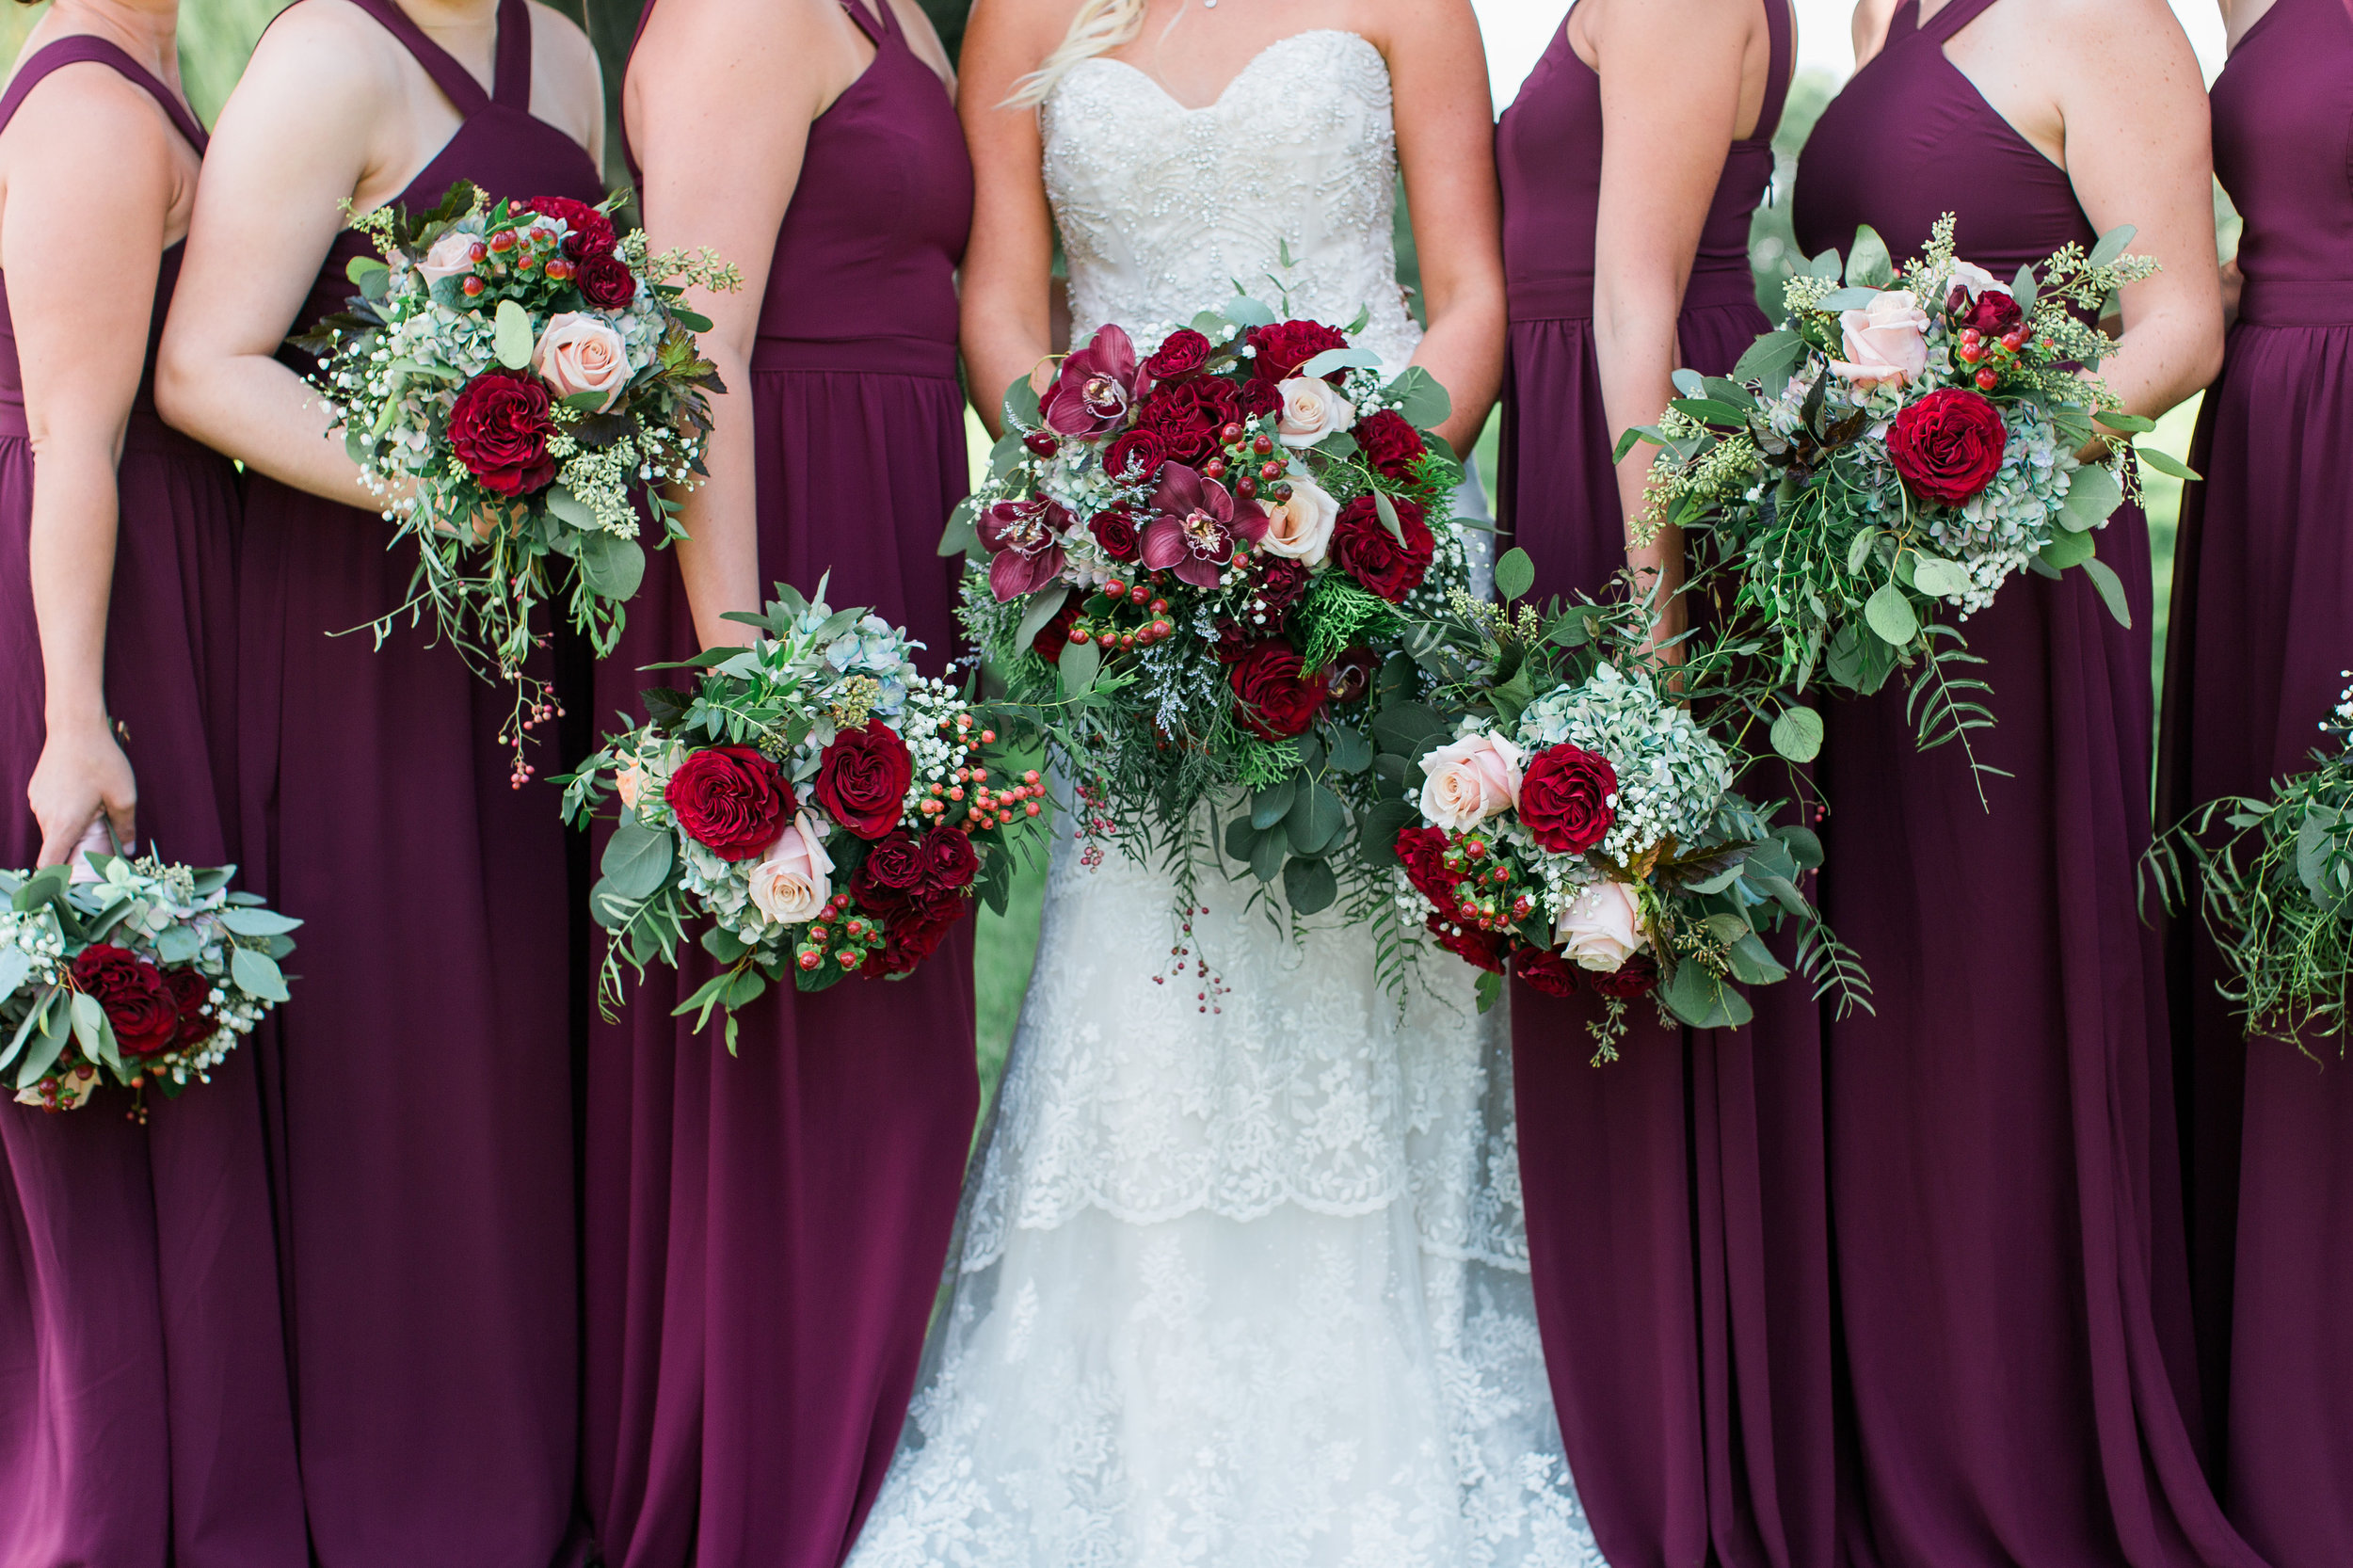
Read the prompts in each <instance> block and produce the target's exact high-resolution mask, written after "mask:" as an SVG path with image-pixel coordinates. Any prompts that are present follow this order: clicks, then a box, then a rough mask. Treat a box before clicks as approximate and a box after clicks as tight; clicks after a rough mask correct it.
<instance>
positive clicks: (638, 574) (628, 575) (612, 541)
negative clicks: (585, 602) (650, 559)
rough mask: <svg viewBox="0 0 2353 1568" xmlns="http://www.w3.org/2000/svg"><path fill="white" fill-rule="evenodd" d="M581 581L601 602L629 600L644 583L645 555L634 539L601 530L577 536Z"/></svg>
mask: <svg viewBox="0 0 2353 1568" xmlns="http://www.w3.org/2000/svg"><path fill="white" fill-rule="evenodd" d="M577 559H578V560H579V562H580V580H581V581H582V582H583V583H585V584H588V591H589V592H591V593H593V594H596V595H598V596H599V597H600V598H603V599H628V598H629V597H630V596H632V594H634V593H636V592H637V586H638V584H641V583H643V582H644V581H645V580H646V552H645V550H644V548H643V547H642V546H640V545H639V544H638V542H637V541H636V540H635V539H625V538H623V537H621V536H620V535H618V534H607V533H605V532H604V531H603V530H602V529H599V530H597V531H596V532H595V533H592V534H583V535H582V536H580V554H579V556H578V557H577Z"/></svg>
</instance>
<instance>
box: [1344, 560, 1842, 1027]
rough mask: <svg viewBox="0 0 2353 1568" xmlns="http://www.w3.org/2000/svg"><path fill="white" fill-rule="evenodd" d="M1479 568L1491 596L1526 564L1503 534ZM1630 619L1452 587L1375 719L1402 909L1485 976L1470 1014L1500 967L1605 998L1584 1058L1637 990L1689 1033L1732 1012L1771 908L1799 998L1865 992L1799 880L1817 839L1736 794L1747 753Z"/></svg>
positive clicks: (1517, 579) (1814, 855)
mask: <svg viewBox="0 0 2353 1568" xmlns="http://www.w3.org/2000/svg"><path fill="white" fill-rule="evenodd" d="M1496 577H1497V584H1498V588H1499V589H1500V591H1501V592H1502V593H1503V594H1504V595H1505V597H1506V599H1507V600H1509V599H1510V598H1512V597H1513V596H1514V595H1515V594H1517V593H1520V592H1525V591H1526V588H1527V585H1528V584H1529V583H1530V582H1531V581H1532V580H1533V577H1534V568H1533V567H1532V566H1531V565H1530V564H1529V560H1528V557H1527V556H1526V554H1525V553H1524V552H1520V551H1516V550H1515V551H1513V552H1510V553H1509V554H1507V555H1505V556H1504V558H1503V560H1502V561H1501V562H1499V563H1497V568H1496ZM1648 620H1649V607H1648V606H1647V605H1643V604H1616V605H1611V606H1603V605H1598V604H1581V605H1577V606H1573V607H1570V608H1568V609H1565V610H1564V609H1561V607H1560V606H1558V605H1555V606H1553V607H1552V608H1551V609H1550V610H1549V611H1548V612H1540V611H1538V610H1537V609H1536V608H1535V607H1534V606H1532V605H1527V604H1522V605H1521V606H1520V607H1519V608H1518V610H1517V611H1516V612H1514V611H1513V610H1512V609H1511V608H1510V607H1509V605H1508V604H1507V605H1505V606H1501V607H1498V606H1495V605H1488V604H1483V603H1480V602H1478V601H1475V600H1471V599H1470V598H1469V596H1467V595H1458V596H1456V597H1455V599H1454V600H1453V602H1452V603H1451V605H1450V606H1449V612H1448V614H1447V616H1445V617H1444V618H1443V620H1442V621H1441V622H1440V623H1438V624H1436V625H1434V626H1433V627H1432V628H1430V629H1429V630H1430V632H1431V635H1430V636H1428V637H1426V638H1423V639H1420V640H1418V642H1417V649H1416V657H1417V658H1418V659H1419V660H1420V661H1421V662H1422V663H1423V664H1424V665H1425V666H1426V667H1428V668H1429V669H1430V671H1431V672H1432V673H1433V675H1434V676H1435V677H1436V678H1437V684H1436V686H1435V689H1434V692H1433V695H1432V696H1430V697H1429V698H1428V699H1427V700H1426V701H1422V702H1417V703H1402V704H1399V705H1397V706H1394V707H1392V708H1390V709H1388V710H1386V711H1385V712H1383V713H1382V715H1381V716H1380V718H1379V719H1378V720H1377V721H1376V723H1375V730H1376V733H1377V735H1378V737H1379V739H1380V742H1381V746H1382V755H1381V757H1380V759H1379V760H1378V762H1377V764H1376V768H1377V771H1378V773H1379V775H1380V776H1381V777H1382V778H1383V779H1384V780H1385V782H1387V783H1388V784H1389V785H1390V786H1391V788H1392V789H1393V791H1394V792H1395V793H1394V794H1393V796H1392V798H1391V801H1390V802H1389V803H1388V804H1387V805H1385V807H1384V808H1382V820H1383V822H1384V824H1385V825H1391V827H1392V832H1393V838H1392V840H1391V848H1392V849H1393V851H1394V856H1395V868H1396V869H1395V871H1394V872H1393V873H1392V875H1393V877H1394V880H1395V888H1396V893H1397V898H1398V901H1399V905H1400V908H1401V912H1402V913H1403V914H1404V916H1405V917H1406V919H1407V920H1411V921H1413V922H1415V923H1417V924H1420V925H1423V926H1425V927H1426V928H1427V929H1428V931H1429V932H1430V934H1431V935H1432V936H1434V937H1435V938H1436V940H1437V943H1438V945H1439V946H1441V947H1443V948H1445V949H1446V950H1447V951H1449V952H1452V953H1454V954H1456V955H1457V956H1458V957H1461V958H1462V959H1464V960H1465V962H1467V963H1469V964H1471V965H1474V966H1475V967H1477V968H1480V969H1481V970H1483V971H1485V972H1484V973H1483V974H1482V975H1481V978H1480V993H1479V994H1480V1003H1481V1008H1482V1009H1483V1008H1484V1007H1486V1006H1487V1005H1489V1004H1491V1003H1492V1002H1493V1000H1494V999H1495V998H1496V997H1497V995H1499V994H1500V992H1501V989H1502V975H1503V972H1504V970H1505V968H1506V967H1507V965H1508V966H1509V968H1510V969H1511V971H1512V972H1513V973H1515V974H1517V975H1518V976H1519V977H1520V978H1521V979H1522V980H1524V981H1526V982H1527V983H1528V984H1530V985H1532V986H1534V987H1535V988H1536V989H1537V990H1539V991H1543V992H1545V993H1546V994H1547V995H1551V996H1567V995H1570V994H1572V993H1574V992H1576V991H1578V990H1588V991H1591V992H1593V993H1594V994H1595V995H1596V996H1598V997H1601V998H1603V999H1605V1000H1606V1002H1607V1006H1606V1008H1605V1010H1604V1013H1603V1015H1602V1016H1601V1017H1600V1018H1599V1019H1598V1020H1596V1022H1595V1023H1594V1025H1593V1032H1594V1038H1595V1041H1596V1044H1597V1050H1596V1053H1595V1056H1594V1061H1595V1063H1596V1064H1599V1063H1601V1062H1605V1061H1611V1060H1614V1059H1615V1058H1616V1056H1617V1048H1616V1041H1617V1039H1618V1038H1619V1037H1620V1036H1621V1035H1622V1034H1623V1033H1624V1032H1625V1007H1626V1003H1627V1002H1628V1001H1629V1000H1633V999H1635V998H1639V997H1644V996H1655V997H1656V999H1657V1003H1658V1005H1659V1006H1660V1007H1661V1008H1662V1009H1663V1010H1664V1011H1665V1012H1666V1013H1667V1014H1668V1015H1670V1016H1673V1017H1674V1018H1677V1019H1680V1020H1681V1021H1682V1022H1684V1023H1687V1024H1689V1025H1692V1026H1693V1027H1695V1028H1703V1029H1721V1028H1730V1027H1735V1026H1737V1025H1739V1024H1742V1023H1746V1022H1747V1021H1748V1020H1749V1018H1750V1016H1752V1014H1751V1009H1750V1006H1749V1003H1748V1002H1747V1000H1745V999H1744V998H1743V997H1742V996H1741V995H1740V994H1739V992H1737V991H1736V990H1734V989H1732V987H1731V984H1730V983H1731V982H1733V981H1739V982H1742V983H1744V984H1752V985H1762V984H1773V983H1775V982H1778V981H1781V980H1783V979H1785V978H1786V976H1787V973H1788V971H1787V969H1786V968H1785V967H1784V966H1783V965H1782V963H1781V962H1780V961H1779V960H1778V959H1776V958H1775V957H1774V956H1773V954H1772V952H1771V951H1770V950H1769V949H1768V948H1767V947H1766V945H1765V943H1764V941H1763V940H1762V939H1761V934H1763V933H1765V932H1769V931H1770V930H1773V929H1775V928H1776V927H1778V925H1779V924H1780V923H1781V921H1782V920H1784V919H1788V920H1795V921H1797V922H1798V923H1799V926H1800V928H1801V931H1802V933H1803V936H1802V939H1801V942H1800V945H1799V958H1800V963H1801V968H1804V969H1805V970H1806V972H1807V973H1808V975H1809V977H1810V978H1813V979H1815V980H1817V994H1820V993H1821V992H1826V991H1830V990H1833V989H1836V990H1838V991H1840V992H1841V993H1842V996H1841V1004H1842V1006H1843V1005H1854V1004H1862V1005H1866V1006H1867V1001H1865V997H1866V995H1867V992H1868V989H1869V987H1868V983H1867V981H1866V980H1865V977H1864V975H1863V973H1862V971H1861V969H1860V968H1859V967H1857V966H1856V964H1855V962H1854V959H1853V955H1852V953H1851V952H1849V951H1848V950H1846V949H1844V948H1842V947H1841V946H1840V945H1839V944H1838V943H1837V941H1836V939H1835V938H1834V937H1833V936H1831V934H1830V933H1829V931H1828V930H1827V929H1826V928H1825V927H1823V925H1822V923H1821V920H1820V917H1819V915H1818V914H1817V912H1816V911H1815V909H1814V908H1813V906H1812V904H1809V903H1808V902H1807V900H1806V898H1805V896H1804V895H1803V893H1801V891H1800V889H1799V886H1798V884H1799V881H1800V879H1801V876H1802V875H1803V873H1804V872H1808V871H1811V870H1813V869H1814V868H1815V867H1817V866H1818V865H1819V864H1820V863H1821V858H1822V852H1821V845H1820V842H1819V841H1818V840H1817V839H1816V838H1815V836H1814V834H1813V833H1812V832H1810V831H1809V830H1807V829H1806V828H1803V827H1800V826H1779V827H1776V826H1772V825H1771V824H1770V821H1769V819H1770V816H1771V814H1772V813H1771V812H1770V810H1769V809H1760V808H1758V807H1757V806H1755V805H1753V804H1752V803H1751V802H1750V801H1748V800H1747V799H1745V798H1743V797H1742V796H1741V795H1740V794H1738V793H1737V792H1736V791H1735V789H1734V781H1735V779H1736V778H1737V777H1738V776H1740V773H1741V768H1742V763H1743V759H1742V758H1740V757H1739V756H1737V754H1736V752H1735V751H1734V750H1733V749H1732V748H1730V747H1728V746H1727V745H1726V744H1724V743H1723V742H1722V741H1721V740H1720V739H1719V738H1718V737H1717V736H1716V735H1714V734H1712V733H1710V731H1709V729H1708V728H1707V727H1706V726H1705V725H1703V724H1702V723H1700V722H1699V721H1698V720H1696V719H1694V718H1693V716H1692V712H1691V710H1690V708H1689V706H1687V705H1686V704H1685V702H1684V701H1683V700H1682V699H1681V698H1679V697H1678V696H1677V695H1676V694H1674V693H1672V692H1669V691H1665V690H1662V689H1661V687H1660V684H1659V682H1660V680H1662V679H1664V678H1665V673H1666V672H1663V671H1660V670H1657V669H1654V668H1653V667H1651V664H1650V662H1649V661H1648V660H1647V659H1646V658H1645V657H1643V656H1642V655H1641V654H1640V653H1639V652H1638V649H1639V648H1640V647H1641V637H1642V632H1643V629H1644V627H1645V626H1646V625H1647V623H1648ZM1400 657H1403V655H1400ZM1679 679H1680V678H1679Z"/></svg>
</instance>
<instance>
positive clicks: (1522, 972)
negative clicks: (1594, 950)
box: [1512, 948, 1577, 997]
mask: <svg viewBox="0 0 2353 1568" xmlns="http://www.w3.org/2000/svg"><path fill="white" fill-rule="evenodd" d="M1512 972H1513V974H1515V975H1518V976H1519V977H1520V978H1521V979H1522V980H1524V981H1526V982H1527V983H1528V984H1529V986H1530V987H1531V988H1532V989H1535V990H1538V991H1542V992H1543V993H1544V994H1545V995H1546V996H1548V997H1570V996H1575V995H1576V994H1577V966H1576V965H1574V964H1572V963H1570V962H1569V961H1568V960H1567V959H1565V958H1563V957H1561V955H1560V954H1559V953H1557V952H1536V951H1535V950H1534V949H1532V948H1522V949H1521V950H1520V952H1519V953H1518V955H1517V956H1516V957H1514V958H1513V960H1512Z"/></svg>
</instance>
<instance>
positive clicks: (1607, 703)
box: [1514, 664, 1732, 863]
mask: <svg viewBox="0 0 2353 1568" xmlns="http://www.w3.org/2000/svg"><path fill="white" fill-rule="evenodd" d="M1514 738H1515V739H1517V741H1518V742H1519V744H1521V745H1523V746H1525V747H1527V748H1528V749H1529V750H1530V751H1538V750H1541V749H1543V748H1544V747H1545V746H1550V745H1559V744H1561V743H1563V742H1566V743H1567V744H1571V745H1574V746H1577V747H1579V748H1581V749H1582V750H1586V751H1592V752H1598V753H1599V754H1600V755H1601V756H1603V757H1605V758H1607V759H1609V765H1610V767H1611V768H1612V769H1614V770H1616V773H1617V776H1618V792H1617V793H1616V794H1615V795H1613V796H1612V797H1611V798H1610V802H1609V804H1610V808H1611V809H1612V810H1613V811H1614V812H1615V813H1616V820H1615V821H1614V822H1612V823H1611V824H1610V827H1609V834H1608V835H1607V836H1606V837H1605V838H1604V839H1603V840H1602V841H1601V844H1600V848H1601V850H1602V853H1604V854H1605V855H1608V856H1610V857H1612V858H1613V859H1616V860H1618V861H1620V862H1621V863H1624V862H1626V861H1630V860H1633V859H1635V858H1636V857H1638V856H1641V855H1642V854H1644V853H1645V852H1647V851H1648V850H1650V849H1651V848H1652V847H1653V846H1655V845H1657V843H1658V842H1659V840H1663V839H1669V838H1672V839H1673V840H1675V841H1676V842H1678V843H1684V844H1689V843H1695V842H1697V841H1698V840H1700V839H1701V838H1702V837H1703V836H1704V835H1705V833H1706V831H1707V829H1708V826H1709V824H1712V823H1713V822H1714V821H1715V818H1716V813H1717V810H1718V808H1719V807H1720V806H1721V804H1722V801H1723V796H1724V792H1726V791H1728V790H1730V789H1731V788H1732V761H1731V759H1730V758H1728V757H1726V756H1725V755H1724V748H1723V747H1722V746H1721V745H1720V744H1717V742H1716V740H1715V738H1714V737H1713V736H1711V735H1709V734H1708V733H1707V731H1706V730H1705V729H1703V728H1700V727H1699V726H1698V725H1697V724H1694V723H1693V722H1692V720H1691V715H1690V713H1689V712H1687V711H1686V710H1685V709H1683V708H1681V707H1679V706H1677V705H1675V704H1673V703H1672V702H1668V701H1665V700H1663V699H1662V698H1661V697H1660V696H1659V695H1658V692H1657V688H1655V687H1654V686H1653V685H1652V684H1651V683H1650V680H1648V679H1647V678H1646V677H1644V676H1642V675H1640V674H1635V675H1631V676H1629V675H1625V674H1623V673H1621V672H1620V671H1619V669H1618V668H1617V666H1616V665H1614V664H1602V665H1600V666H1598V667H1597V668H1596V669H1595V670H1594V671H1593V677H1592V679H1591V680H1587V681H1585V682H1584V683H1583V684H1582V685H1577V686H1561V687H1556V688H1555V689H1554V690H1552V691H1549V692H1546V693H1545V695H1544V696H1540V697H1538V698H1537V699H1536V700H1535V701H1534V702H1532V703H1530V704H1529V706H1528V708H1527V710H1526V711H1525V712H1522V713H1521V714H1520V721H1519V725H1518V728H1517V730H1516V732H1515V737H1514Z"/></svg>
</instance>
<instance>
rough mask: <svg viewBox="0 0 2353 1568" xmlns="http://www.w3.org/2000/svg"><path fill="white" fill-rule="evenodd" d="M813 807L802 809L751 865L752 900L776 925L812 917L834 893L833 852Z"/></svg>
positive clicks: (812, 918)
mask: <svg viewBox="0 0 2353 1568" xmlns="http://www.w3.org/2000/svg"><path fill="white" fill-rule="evenodd" d="M824 839H825V830H824V825H823V824H821V823H820V822H819V821H818V818H817V814H816V813H815V812H814V811H803V812H801V813H800V814H799V815H797V816H795V817H794V818H793V819H792V826H790V827H788V828H786V829H785V830H784V831H783V832H782V833H780V834H778V835H777V836H776V842H775V843H773V844H770V845H769V846H768V849H767V852H766V853H765V854H763V855H762V856H760V863H759V864H758V865H756V866H754V867H753V868H752V872H751V895H752V902H753V903H754V904H758V905H759V906H760V913H761V914H763V915H765V916H767V917H768V918H769V919H770V920H775V921H776V923H777V924H779V925H795V924H798V923H799V922H801V921H803V920H815V919H816V918H817V915H818V912H819V911H820V910H822V909H824V907H825V901H826V900H827V899H829V898H831V897H832V896H833V884H832V883H831V882H829V881H827V880H826V879H827V878H828V877H829V876H831V875H832V874H833V856H830V855H827V854H826V853H825V843H824Z"/></svg>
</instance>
